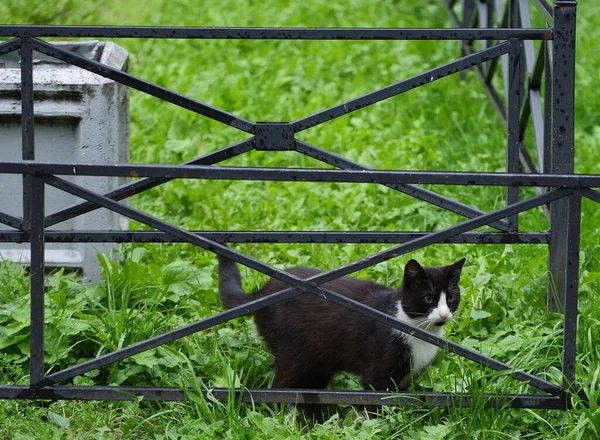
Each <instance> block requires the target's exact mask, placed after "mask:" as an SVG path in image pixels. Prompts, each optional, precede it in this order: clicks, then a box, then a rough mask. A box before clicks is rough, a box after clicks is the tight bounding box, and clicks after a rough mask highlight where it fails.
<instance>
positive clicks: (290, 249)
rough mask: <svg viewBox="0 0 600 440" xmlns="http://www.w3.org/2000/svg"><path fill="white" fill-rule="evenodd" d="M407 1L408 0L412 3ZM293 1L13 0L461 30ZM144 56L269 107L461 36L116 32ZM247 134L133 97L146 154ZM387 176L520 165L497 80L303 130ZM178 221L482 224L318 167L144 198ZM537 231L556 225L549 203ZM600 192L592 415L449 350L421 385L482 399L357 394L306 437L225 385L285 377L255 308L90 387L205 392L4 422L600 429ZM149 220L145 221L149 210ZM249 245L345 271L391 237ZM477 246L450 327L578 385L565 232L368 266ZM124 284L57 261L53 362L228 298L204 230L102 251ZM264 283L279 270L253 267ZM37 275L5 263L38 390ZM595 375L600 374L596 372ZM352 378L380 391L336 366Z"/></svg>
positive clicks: (31, 5) (31, 406) (591, 340)
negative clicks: (320, 38)
mask: <svg viewBox="0 0 600 440" xmlns="http://www.w3.org/2000/svg"><path fill="white" fill-rule="evenodd" d="M405 3H406V2H405ZM405 3H400V2H367V1H363V2H341V3H340V2H326V1H323V0H313V1H311V2H295V3H292V4H288V3H284V2H282V1H280V0H265V1H262V2H256V1H250V0H246V1H231V0H225V1H222V2H218V3H214V2H210V3H209V2H165V1H163V0H149V1H148V2H146V3H145V4H144V7H142V8H141V7H140V6H139V2H135V1H132V0H121V1H116V0H102V1H97V2H94V5H93V7H92V6H91V5H90V4H89V3H87V2H83V1H82V0H64V1H61V2H58V4H56V5H52V6H50V5H49V4H46V3H43V2H34V1H31V0H5V1H4V2H2V3H1V4H0V16H2V17H5V19H6V20H8V21H9V22H11V23H38V24H41V23H54V24H112V25H117V24H131V25H187V26H327V27H333V26H344V27H346V26H347V27H351V26H356V27H403V26H405V27H446V26H449V23H448V21H447V19H446V16H445V13H444V11H443V9H442V8H441V7H440V6H437V5H436V4H435V3H434V2H432V3H431V4H429V3H428V4H423V3H424V2H423V3H420V4H418V5H417V2H412V3H413V4H405ZM579 12H580V16H579V21H578V31H579V32H578V41H577V51H578V53H577V56H578V61H577V79H576V80H577V100H576V116H577V129H576V142H577V144H576V169H577V172H581V173H600V166H599V165H598V164H599V163H600V150H599V149H598V148H597V145H598V141H599V139H600V108H599V106H600V104H599V102H600V101H599V100H598V99H596V93H595V92H596V90H595V88H594V86H595V83H594V79H595V77H596V72H597V71H598V69H599V68H600V61H599V59H598V58H597V57H596V45H597V41H598V39H599V38H600V30H598V28H597V26H594V23H593V20H592V19H591V18H590V17H594V16H597V15H598V13H600V6H598V5H596V4H592V2H587V3H585V4H583V3H582V4H580V6H579ZM117 42H118V43H119V44H121V45H122V46H124V47H125V48H126V49H127V50H128V51H129V52H130V54H131V63H130V64H131V69H130V70H131V72H132V73H133V74H134V75H137V76H139V77H142V78H144V79H147V80H149V81H152V82H155V83H157V84H160V85H162V86H165V87H169V88H172V89H174V90H176V91H178V92H180V93H183V94H186V95H188V96H191V97H193V98H196V99H198V100H200V101H202V102H206V103H208V104H210V105H214V106H217V107H219V108H222V109H225V110H227V111H230V112H232V113H235V114H238V115H240V116H243V117H245V118H248V119H250V120H253V121H268V120H274V121H285V120H292V119H295V118H300V117H303V116H306V115H309V114H311V113H313V112H315V111H318V110H320V109H323V108H326V107H328V106H332V105H335V104H337V103H339V102H342V101H344V100H347V99H351V98H353V97H356V96H359V95H361V94H363V93H367V92H369V91H371V90H374V89H376V88H378V87H382V86H385V85H388V84H391V83H393V82H396V81H399V80H401V79H403V78H406V77H407V76H410V75H413V74H417V73H419V72H422V71H423V70H426V69H428V68H431V67H434V66H437V65H439V64H442V63H444V62H448V61H450V60H452V59H454V58H456V56H457V54H458V53H459V51H458V49H459V46H458V43H457V42H385V41H373V42H342V41H337V42H331V41H330V42H313V41H296V42H294V41H220V40H218V41H208V40H207V41H203V40H199V41H187V40H174V41H161V40H127V39H121V40H118V41H117ZM246 137H247V135H245V134H244V133H241V132H238V131H236V130H235V129H231V128H228V127H224V126H222V125H221V124H219V123H216V122H211V121H209V120H207V119H206V118H203V117H201V116H198V115H195V114H193V113H191V112H188V111H186V110H182V109H179V108H177V107H175V106H173V105H171V104H168V103H165V102H161V101H160V100H158V99H155V98H152V97H150V96H147V95H144V94H142V93H139V92H136V91H132V92H131V161H132V162H144V163H180V162H183V161H185V160H189V159H192V158H194V157H197V156H199V155H201V154H205V153H207V152H210V151H214V150H217V149H219V148H222V147H223V146H225V145H228V144H231V143H233V142H237V141H239V140H241V139H244V138H246ZM299 137H300V138H301V139H303V140H306V141H307V142H310V143H312V144H314V145H317V146H320V147H322V148H325V149H327V150H330V151H333V152H335V153H337V154H340V155H342V156H345V157H347V158H349V159H352V160H354V161H357V162H360V163H362V164H365V165H367V166H370V167H374V168H378V169H417V170H450V171H472V170H478V171H504V170H505V156H504V155H505V148H504V143H505V135H504V132H503V129H502V127H501V125H500V123H499V121H498V119H497V117H496V115H495V113H494V109H493V108H492V106H491V104H490V103H489V101H488V99H487V97H486V95H485V93H484V91H483V90H482V88H481V86H480V85H479V82H478V80H477V78H476V77H475V76H474V75H473V74H469V75H467V76H466V78H465V79H464V81H461V80H459V78H458V77H457V76H456V75H454V76H452V77H449V78H446V79H443V80H440V81H438V82H435V83H433V84H430V85H427V86H425V87H423V88H419V89H417V90H413V91H411V92H409V93H407V94H404V95H402V96H398V97H396V98H393V99H391V100H389V101H385V102H383V103H379V104H376V105H374V106H372V107H369V108H367V109H363V110H361V111H358V112H355V113H352V114H351V115H347V116H345V117H341V118H338V119H336V120H334V121H331V122H328V123H326V124H324V125H321V126H318V127H315V128H312V129H310V130H307V131H306V132H302V133H301V134H300V136H299ZM225 164H227V165H242V166H270V167H295V166H310V167H313V166H323V165H322V164H319V163H318V162H316V161H314V160H312V159H310V158H307V157H304V156H301V155H298V154H294V153H260V152H252V153H251V154H247V155H243V156H240V157H238V158H234V159H232V160H229V161H227V162H225ZM432 188H434V189H435V190H438V191H440V192H442V193H444V194H447V195H450V196H452V197H454V198H456V199H458V200H461V201H463V202H468V203H470V204H474V205H476V206H478V207H480V208H481V209H485V210H491V209H494V208H498V207H500V206H502V204H503V203H504V195H503V194H504V192H503V189H502V188H480V187H469V188H466V187H465V188H458V187H457V188H455V187H440V186H438V187H432ZM131 204H132V205H133V206H134V207H136V208H138V209H142V210H144V211H146V212H148V213H150V214H152V215H155V216H157V217H159V218H161V219H164V220H166V221H170V222H173V223H175V224H177V225H180V226H182V227H186V228H190V229H207V230H333V231H336V230H365V231H366V230H370V231H394V230H415V231H419V230H438V229H441V228H444V227H447V226H450V225H453V224H455V223H457V222H459V221H460V220H461V218H460V217H459V216H457V215H453V214H448V213H445V212H443V211H441V210H439V209H436V208H434V207H431V206H428V205H426V204H424V203H419V202H417V201H415V200H414V199H412V198H410V197H408V196H405V195H402V194H399V193H397V192H395V191H393V190H390V189H388V188H385V187H381V186H374V185H355V184H316V183H297V182H227V181H191V180H190V181H173V182H169V183H167V184H165V185H162V186H161V187H158V188H155V189H153V190H151V191H149V192H148V193H145V194H143V195H139V196H136V197H134V198H132V200H131ZM520 220H521V226H522V229H523V230H531V231H537V230H544V229H545V228H546V227H547V224H546V222H545V220H544V218H543V215H542V214H541V213H540V212H538V211H536V212H531V213H526V214H522V215H520ZM599 224H600V216H599V211H598V206H597V205H595V204H592V203H591V202H588V201H585V202H584V204H583V222H582V237H583V238H584V239H583V241H582V252H581V275H580V306H579V309H580V316H579V330H578V343H577V344H578V345H577V352H578V364H577V375H578V378H579V381H580V382H579V385H580V386H582V387H583V392H585V393H586V394H587V395H588V396H589V398H590V399H591V400H592V402H593V403H592V404H591V405H590V408H589V409H587V408H585V406H584V405H582V404H581V402H580V401H578V400H577V399H574V402H573V404H574V408H573V410H571V411H545V410H511V409H492V408H485V406H484V404H485V401H484V399H483V397H482V393H483V392H484V391H485V392H492V393H497V394H499V395H503V394H507V393H514V392H532V391H533V390H532V389H531V388H529V387H527V386H525V385H522V384H520V383H518V382H515V381H513V380H511V379H510V378H508V377H507V376H506V375H503V374H498V373H494V372H491V371H490V370H487V369H484V368H483V367H480V366H478V365H476V364H474V363H472V362H469V361H466V360H464V359H462V358H460V357H458V356H455V355H452V354H445V353H444V354H441V355H440V356H439V357H438V359H437V361H436V362H435V364H434V365H433V366H432V367H431V368H430V369H429V370H428V372H427V373H426V374H425V375H424V376H423V377H422V378H421V379H420V380H419V382H418V384H417V385H416V387H415V390H421V391H440V392H441V391H452V392H467V393H471V395H472V398H473V407H472V408H458V407H451V408H445V409H444V408H418V407H414V408H413V407H407V408H394V407H390V408H386V409H385V410H384V414H383V416H381V417H380V418H378V419H376V420H363V419H361V418H359V417H357V416H356V413H355V412H354V411H353V410H352V409H351V408H347V407H344V408H341V409H340V413H339V414H337V415H335V416H333V417H332V418H331V419H330V420H328V421H327V422H325V423H324V424H322V425H317V426H315V427H314V429H312V430H311V431H307V430H306V429H304V428H303V427H302V426H300V425H298V424H294V423H291V420H292V419H293V417H292V416H290V415H286V413H285V411H284V410H283V408H282V407H280V406H265V405H258V404H257V405H251V404H241V403H239V402H237V401H236V400H235V399H232V400H231V401H230V402H228V403H221V402H218V401H216V400H215V399H212V398H210V396H209V398H208V399H205V398H204V397H202V396H201V393H200V392H199V391H200V390H201V389H202V388H205V387H231V386H246V387H268V386H269V384H270V382H271V381H272V371H271V366H270V363H271V358H270V355H269V353H268V352H267V351H266V349H265V347H264V346H263V345H262V343H261V341H260V338H259V337H258V335H257V332H256V330H255V328H254V325H253V323H252V320H251V319H238V320H235V321H232V322H229V323H226V324H223V325H220V326H218V327H216V328H213V329H211V330H210V331H205V332H201V333H198V334H195V335H193V336H190V337H187V338H184V339H182V340H179V341H176V342H174V343H171V344H168V345H167V346H163V347H160V348H157V349H154V350H151V351H150V352H147V353H142V354H139V355H137V356H134V357H133V358H130V359H127V360H123V361H121V362H118V363H116V364H113V365H111V366H109V367H106V368H104V369H102V370H100V371H93V372H90V373H88V374H86V375H84V376H83V377H78V378H76V379H75V380H74V383H76V384H80V385H91V384H110V385H116V384H122V385H140V386H143V385H160V386H178V387H184V388H190V389H191V391H189V392H188V395H187V397H188V401H186V402H185V403H152V402H144V401H141V400H137V401H134V402H125V403H118V402H56V403H47V402H33V403H32V402H25V401H13V402H7V401H0V436H1V437H2V438H6V439H13V438H14V439H29V438H35V439H39V438H48V439H54V438H65V439H66V438H69V439H72V438H99V439H100V438H102V439H104V438H119V437H123V438H152V439H188V438H265V439H280V438H281V439H284V438H314V439H331V438H339V439H343V438H350V437H353V438H365V439H366V438H369V439H370V438H381V439H388V438H397V439H403V438H405V439H421V438H427V439H453V438H458V439H461V438H482V439H496V438H498V439H512V438H527V439H548V438H557V439H558V438H560V439H562V438H567V439H589V438H594V437H595V436H599V435H600V409H599V408H598V406H597V404H596V402H597V401H598V398H599V397H600V396H599V391H598V390H599V388H600V387H599V386H598V384H599V381H600V378H599V374H600V373H599V369H598V366H599V365H600V348H598V344H597V341H598V340H599V339H600V311H599V310H600V309H599V308H598V307H597V303H598V299H599V298H598V291H599V287H600V282H599V280H600V262H599V260H598V257H597V255H596V249H597V247H598V244H599V241H600V240H599V239H600V233H599V232H600V231H599V228H598V226H597V225H599ZM133 226H134V227H135V228H144V226H142V225H137V224H134V225H133ZM233 247H234V248H235V249H238V250H240V251H242V252H245V253H247V254H249V255H252V256H254V257H256V258H258V259H260V260H261V261H264V262H266V263H268V264H272V265H275V266H277V267H285V266H289V265H297V264H302V265H311V266H316V267H320V268H324V269H327V268H333V267H336V266H339V265H342V264H346V263H348V262H351V261H354V260H356V259H359V258H361V257H364V256H365V255H368V254H370V253H373V252H376V251H379V250H382V249H385V248H386V247H388V246H385V245H350V244H347V245H332V244H327V245H326V244H290V245H284V244H245V245H235V246H233ZM462 256H466V258H467V265H466V266H465V276H464V277H463V281H462V286H463V291H464V298H463V300H462V303H461V307H460V311H459V313H458V314H457V315H458V316H457V319H456V320H455V322H454V323H453V324H452V326H451V327H450V328H449V329H448V332H447V336H448V337H449V338H450V339H451V340H453V341H456V342H458V343H461V344H463V345H466V346H468V347H472V348H474V349H476V350H479V351H481V352H483V353H485V354H489V355H493V356H494V357H496V358H498V359H500V360H502V361H505V362H507V363H510V364H511V365H515V366H517V367H521V368H525V369H527V370H528V371H531V372H534V373H536V374H540V375H544V377H546V378H547V379H548V380H551V381H555V382H560V381H561V380H562V378H561V375H560V356H561V352H562V323H561V317H560V316H559V315H554V314H547V313H546V312H545V311H544V310H545V291H546V267H547V262H546V260H547V253H546V248H545V247H544V246H535V245H532V246H500V245H494V246H492V245H490V246H484V245H481V246H472V245H436V246H432V247H429V248H426V249H422V250H418V251H415V252H413V253H411V254H410V255H406V256H404V257H401V258H399V259H397V260H393V261H390V262H387V263H383V264H380V265H377V266H375V267H372V268H370V269H367V270H364V271H361V272H360V273H359V274H358V275H359V276H361V277H364V278H367V279H371V280H374V281H377V282H382V283H386V284H390V285H397V283H398V282H399V279H400V276H401V274H402V271H401V269H402V267H403V264H404V263H405V262H406V261H407V260H408V258H417V259H419V260H422V261H423V262H424V263H425V264H446V263H448V262H450V261H455V260H456V259H458V258H460V257H462ZM98 264H99V265H100V266H101V268H102V270H103V273H104V282H102V283H99V284H97V285H84V284H81V283H80V282H79V280H78V279H77V278H76V277H74V276H73V275H72V274H67V273H63V272H59V273H56V274H55V275H54V276H53V277H52V278H51V279H50V281H49V283H48V293H47V297H46V298H47V300H46V304H47V306H46V307H47V311H46V362H47V368H48V369H47V372H53V371H57V370H58V369H61V368H65V367H67V366H71V365H73V364H76V363H78V362H82V361H84V360H87V359H91V358H94V357H96V356H98V355H101V354H105V353H108V352H110V351H113V350H115V349H118V348H120V347H125V346H128V345H130V344H132V343H135V342H137V341H141V340H144V339H147V338H149V337H151V336H153V335H158V334H160V333H163V332H165V331H168V330H172V329H175V328H178V327H181V326H183V325H185V324H188V323H191V322H194V321H196V320H199V319H202V318H204V317H207V316H211V315H214V314H216V313H218V312H219V311H221V310H222V307H221V305H220V303H219V300H218V295H217V285H216V261H215V258H214V255H213V254H211V253H209V252H205V251H203V250H202V249H199V248H196V247H193V246H191V245H185V244H172V245H171V244H153V245H139V246H133V245H129V246H124V248H123V251H122V255H110V256H101V257H99V262H98ZM243 274H244V282H245V285H246V288H247V289H248V290H251V289H254V288H257V287H258V286H260V285H261V283H263V282H264V281H265V277H264V276H263V275H261V274H258V273H256V272H254V271H251V270H246V269H245V270H244V271H243ZM28 291H29V286H28V279H27V273H26V272H25V271H24V270H23V269H22V268H20V267H18V266H16V265H13V264H9V263H7V262H0V298H1V302H0V350H1V351H0V365H1V367H0V379H1V380H0V381H1V382H2V383H14V384H24V383H27V380H28V378H27V371H28V363H27V356H28V349H29V342H28V337H29V329H28V323H29V315H28V307H29V300H28V298H27V295H28ZM588 384H590V385H588ZM332 388H345V389H356V388H359V385H358V382H357V380H356V378H355V377H353V376H352V375H348V374H340V375H338V376H336V378H335V380H334V383H333V384H332Z"/></svg>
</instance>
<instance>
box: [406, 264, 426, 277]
mask: <svg viewBox="0 0 600 440" xmlns="http://www.w3.org/2000/svg"><path fill="white" fill-rule="evenodd" d="M424 276H425V270H424V269H423V266H421V265H420V264H419V262H418V261H417V260H410V261H409V262H408V263H406V266H404V279H405V280H415V279H418V278H421V277H424Z"/></svg>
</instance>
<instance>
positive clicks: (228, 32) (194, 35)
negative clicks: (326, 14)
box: [0, 25, 552, 40]
mask: <svg viewBox="0 0 600 440" xmlns="http://www.w3.org/2000/svg"><path fill="white" fill-rule="evenodd" d="M7 36H17V37H40V38H42V37H94V38H191V39H211V40H214V39H217V40H219V39H236V40H248V39H250V40H508V39H509V38H518V39H527V40H547V39H549V38H552V36H551V35H549V34H548V31H547V29H444V28H442V29H431V28H408V29H401V28H383V29H381V28H380V29H376V28H236V27H168V26H164V27H147V26H23V25H3V26H0V37H7Z"/></svg>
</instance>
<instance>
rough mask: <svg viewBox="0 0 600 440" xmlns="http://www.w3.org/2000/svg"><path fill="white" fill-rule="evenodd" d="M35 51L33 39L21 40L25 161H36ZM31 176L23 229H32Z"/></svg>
mask: <svg viewBox="0 0 600 440" xmlns="http://www.w3.org/2000/svg"><path fill="white" fill-rule="evenodd" d="M33 134H34V131H33V49H32V45H31V38H22V39H21V140H22V158H23V160H34V159H35V147H34V140H33ZM31 185H32V183H31V176H30V175H27V176H23V229H24V230H25V231H26V232H28V231H29V230H30V228H31V211H30V205H31V202H30V197H31V192H32V188H31Z"/></svg>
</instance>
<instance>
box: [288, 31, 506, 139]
mask: <svg viewBox="0 0 600 440" xmlns="http://www.w3.org/2000/svg"><path fill="white" fill-rule="evenodd" d="M508 49H509V44H508V43H507V42H504V43H500V44H498V45H495V46H492V47H490V48H488V49H484V50H481V51H479V52H475V53H472V54H469V55H467V56H465V57H462V58H459V59H458V60H455V61H452V62H450V63H447V64H444V65H443V66H440V67H436V68H434V69H431V70H428V71H427V72H423V73H420V74H418V75H415V76H413V77H411V78H408V79H405V80H402V81H399V82H397V83H394V84H392V85H389V86H387V87H384V88H382V89H379V90H377V91H375V92H371V93H368V94H366V95H363V96H361V97H358V98H355V99H351V100H350V101H346V102H344V103H342V104H338V105H336V106H333V107H330V108H328V109H326V110H322V111H320V112H317V113H314V114H312V115H310V116H306V117H304V118H301V119H298V120H296V121H294V122H293V126H294V131H295V132H299V131H302V130H306V129H307V128H311V127H314V126H316V125H319V124H322V123H324V122H327V121H330V120H332V119H335V118H339V117H340V116H344V115H347V114H348V113H352V112H354V111H356V110H359V109H361V108H364V107H367V106H369V105H372V104H375V103H377V102H380V101H383V100H385V99H388V98H391V97H393V96H396V95H399V94H401V93H404V92H407V91H409V90H412V89H415V88H417V87H420V86H423V85H425V84H429V83H432V82H434V81H437V80H439V79H442V78H445V77H447V76H449V75H452V74H453V73H457V72H461V71H463V70H465V69H468V68H470V67H473V66H476V65H478V64H481V63H483V62H485V61H488V60H490V59H493V58H496V57H499V56H502V55H503V54H505V53H508Z"/></svg>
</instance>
